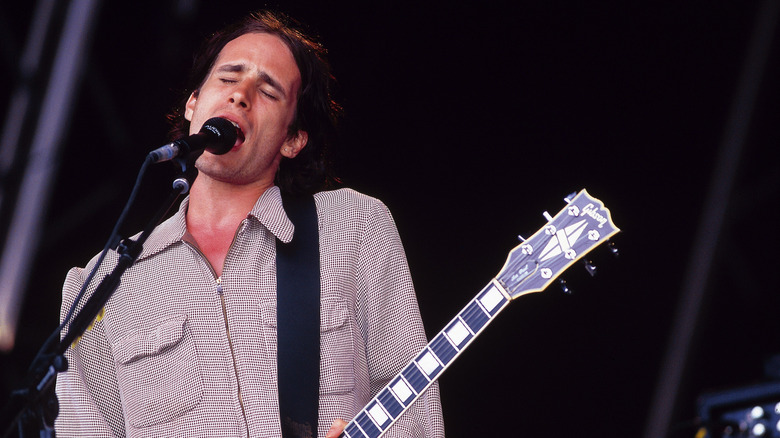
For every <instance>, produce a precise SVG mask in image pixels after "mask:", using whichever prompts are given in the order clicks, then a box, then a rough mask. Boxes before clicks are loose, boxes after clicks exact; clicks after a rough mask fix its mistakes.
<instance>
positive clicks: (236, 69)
mask: <svg viewBox="0 0 780 438" xmlns="http://www.w3.org/2000/svg"><path fill="white" fill-rule="evenodd" d="M245 70H246V66H245V65H244V64H223V65H220V66H219V67H217V70H216V71H217V72H218V73H242V72H244V71H245ZM259 76H260V80H262V81H263V82H265V83H267V84H268V85H270V86H271V88H273V89H274V90H276V91H278V92H279V93H280V94H281V95H282V97H285V98H286V97H287V93H285V91H284V87H282V85H281V84H280V83H279V81H277V80H276V79H274V78H272V77H271V76H270V75H269V74H268V73H266V72H264V71H261V72H260V74H259Z"/></svg>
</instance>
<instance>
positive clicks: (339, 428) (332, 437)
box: [325, 418, 347, 438]
mask: <svg viewBox="0 0 780 438" xmlns="http://www.w3.org/2000/svg"><path fill="white" fill-rule="evenodd" d="M345 427H347V422H346V421H344V420H342V419H341V418H337V419H336V421H334V422H333V424H332V425H331V426H330V429H329V430H328V433H327V434H325V438H338V436H339V435H341V432H343V431H344V428H345Z"/></svg>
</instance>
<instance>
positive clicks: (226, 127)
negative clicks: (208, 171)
mask: <svg viewBox="0 0 780 438" xmlns="http://www.w3.org/2000/svg"><path fill="white" fill-rule="evenodd" d="M236 136H237V134H236V127H235V126H234V125H233V124H232V123H230V122H229V121H228V120H226V119H223V118H221V117H214V118H211V119H208V120H206V123H204V124H203V127H202V128H200V132H198V133H197V134H193V135H190V136H187V137H184V138H180V139H178V140H176V141H174V142H173V143H168V144H166V145H165V146H162V147H159V148H157V149H155V150H153V151H151V152H149V155H147V157H146V158H151V160H152V163H160V162H162V161H168V160H172V159H174V158H176V157H178V156H181V155H189V154H192V153H198V154H200V153H202V152H203V150H204V149H205V150H207V151H209V152H211V153H212V154H214V155H222V154H226V153H228V152H229V151H230V149H232V148H233V145H234V144H235V143H236Z"/></svg>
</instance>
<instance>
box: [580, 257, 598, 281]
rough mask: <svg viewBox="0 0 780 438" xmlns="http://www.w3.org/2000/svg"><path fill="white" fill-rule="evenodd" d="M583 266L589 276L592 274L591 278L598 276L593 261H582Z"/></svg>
mask: <svg viewBox="0 0 780 438" xmlns="http://www.w3.org/2000/svg"><path fill="white" fill-rule="evenodd" d="M582 265H583V266H585V271H587V273H588V274H590V276H591V277H595V276H596V270H597V268H596V265H594V264H593V261H591V260H588V259H582Z"/></svg>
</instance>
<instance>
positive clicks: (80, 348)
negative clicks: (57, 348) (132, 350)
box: [55, 268, 125, 437]
mask: <svg viewBox="0 0 780 438" xmlns="http://www.w3.org/2000/svg"><path fill="white" fill-rule="evenodd" d="M83 275H84V270H83V269H80V268H73V269H71V270H70V272H69V273H68V276H67V278H66V280H65V285H64V287H63V300H62V315H63V317H64V315H65V314H66V312H67V311H68V309H69V308H70V305H71V303H72V302H73V301H74V300H75V297H76V296H77V294H78V292H79V290H80V289H81V285H82V284H83V282H84V277H83ZM111 357H112V356H111V350H110V347H109V344H108V341H107V339H106V336H105V332H104V328H103V323H102V322H100V321H98V322H97V323H95V325H94V326H93V327H92V328H91V329H89V330H87V332H85V333H84V335H83V336H82V337H81V339H79V340H78V342H77V343H76V344H75V345H74V346H71V347H70V348H68V350H67V351H66V352H65V358H66V359H67V360H68V370H67V371H65V372H63V373H60V374H59V375H58V376H57V399H58V400H59V405H60V412H59V415H58V417H57V420H56V422H55V430H56V433H57V436H58V437H81V436H90V437H124V436H125V432H124V418H123V414H122V406H121V402H120V399H119V389H118V388H117V384H116V381H117V380H116V372H115V369H114V366H113V361H112V359H111ZM87 376H89V377H87Z"/></svg>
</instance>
